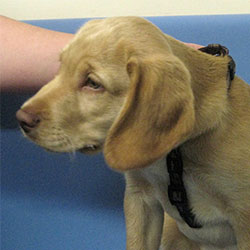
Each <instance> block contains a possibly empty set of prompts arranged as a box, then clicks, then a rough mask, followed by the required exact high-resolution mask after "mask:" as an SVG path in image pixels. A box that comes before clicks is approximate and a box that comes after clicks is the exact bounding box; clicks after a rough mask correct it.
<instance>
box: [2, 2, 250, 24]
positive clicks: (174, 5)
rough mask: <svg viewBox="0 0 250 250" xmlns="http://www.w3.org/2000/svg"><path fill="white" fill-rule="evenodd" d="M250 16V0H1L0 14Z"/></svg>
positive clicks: (39, 16) (38, 16)
mask: <svg viewBox="0 0 250 250" xmlns="http://www.w3.org/2000/svg"><path fill="white" fill-rule="evenodd" d="M249 13H250V1H249V0H219V1H218V0H209V1H205V0H120V1H119V0H40V1H39V0H1V3H0V14H2V15H5V16H9V17H12V18H15V19H19V20H29V19H56V18H81V17H104V16H121V15H138V16H171V15H211V14H249Z"/></svg>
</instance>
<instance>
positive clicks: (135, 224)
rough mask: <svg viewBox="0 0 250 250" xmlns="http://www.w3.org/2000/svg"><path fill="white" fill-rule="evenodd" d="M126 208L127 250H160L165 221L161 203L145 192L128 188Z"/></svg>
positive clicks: (125, 201)
mask: <svg viewBox="0 0 250 250" xmlns="http://www.w3.org/2000/svg"><path fill="white" fill-rule="evenodd" d="M124 208H125V217H126V229H127V250H158V249H159V246H160V241H161V235H162V227H163V220H164V212H163V209H162V207H161V205H160V204H159V202H158V201H157V200H156V199H155V198H154V197H152V196H150V195H149V194H147V193H145V190H140V189H138V187H136V188H134V189H133V188H130V187H127V188H126V193H125V200H124Z"/></svg>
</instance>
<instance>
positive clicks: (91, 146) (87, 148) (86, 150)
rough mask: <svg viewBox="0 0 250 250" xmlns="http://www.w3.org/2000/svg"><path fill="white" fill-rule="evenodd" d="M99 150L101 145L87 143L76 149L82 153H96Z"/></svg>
mask: <svg viewBox="0 0 250 250" xmlns="http://www.w3.org/2000/svg"><path fill="white" fill-rule="evenodd" d="M100 150H101V146H100V145H94V144H88V145H85V146H84V147H82V148H80V149H78V151H79V152H80V153H83V154H92V153H96V152H98V151H100Z"/></svg>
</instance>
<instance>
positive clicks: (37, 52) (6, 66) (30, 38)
mask: <svg viewBox="0 0 250 250" xmlns="http://www.w3.org/2000/svg"><path fill="white" fill-rule="evenodd" d="M0 27H1V29H0V54H1V56H0V57H1V60H0V74H1V75H0V86H1V90H2V91H25V90H29V89H32V90H36V89H39V88H40V87H41V86H42V85H44V84H45V83H47V82H48V81H49V80H51V79H52V78H53V77H54V76H55V74H56V73H57V71H58V68H59V54H60V51H61V50H62V48H63V47H64V46H65V45H66V44H67V43H68V42H69V41H70V40H71V39H72V37H73V35H72V34H67V33H62V32H56V31H50V30H46V29H42V28H39V27H36V26H32V25H29V24H25V23H22V22H18V21H15V20H12V19H9V18H6V17H2V16H0Z"/></svg>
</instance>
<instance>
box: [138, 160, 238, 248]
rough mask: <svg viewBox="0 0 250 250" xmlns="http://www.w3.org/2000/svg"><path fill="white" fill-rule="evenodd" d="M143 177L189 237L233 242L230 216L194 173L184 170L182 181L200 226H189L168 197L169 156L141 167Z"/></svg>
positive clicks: (203, 241) (195, 239) (207, 240)
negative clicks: (219, 207) (198, 181)
mask: <svg viewBox="0 0 250 250" xmlns="http://www.w3.org/2000/svg"><path fill="white" fill-rule="evenodd" d="M141 174H142V175H143V177H144V178H145V179H146V180H147V181H148V182H149V183H150V184H151V186H152V189H153V195H154V196H155V198H156V199H157V200H158V201H159V202H160V204H161V205H162V207H163V208H164V210H165V212H167V213H168V214H169V215H170V216H171V217H173V218H174V219H175V220H176V221H177V223H178V226H179V229H180V231H182V232H183V233H184V234H185V235H186V236H187V237H188V238H190V239H192V240H194V241H198V242H202V243H205V244H211V243H214V242H218V243H219V244H220V245H228V244H229V245H234V244H235V237H234V234H233V230H232V228H231V226H230V225H229V223H228V222H227V218H226V217H225V215H224V214H223V212H222V211H220V210H219V209H218V208H217V207H216V205H215V203H214V201H213V197H211V195H210V194H209V193H207V192H205V191H204V189H203V188H202V187H201V186H200V184H198V183H197V182H196V180H195V178H194V177H193V175H192V173H186V171H185V170H184V173H183V182H184V186H185V189H186V193H187V197H188V202H189V207H190V208H191V209H192V211H193V213H194V214H195V217H196V219H197V221H198V222H199V223H200V224H201V225H202V228H201V229H192V228H190V227H189V226H188V225H187V224H186V223H185V221H184V220H183V218H182V217H181V216H180V214H179V212H178V210H177V209H176V207H175V206H173V205H172V204H171V203H170V201H169V197H168V186H169V184H170V178H169V174H168V170H167V166H166V159H162V160H159V161H158V162H156V163H155V164H154V165H152V166H150V167H148V168H145V169H144V170H141Z"/></svg>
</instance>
